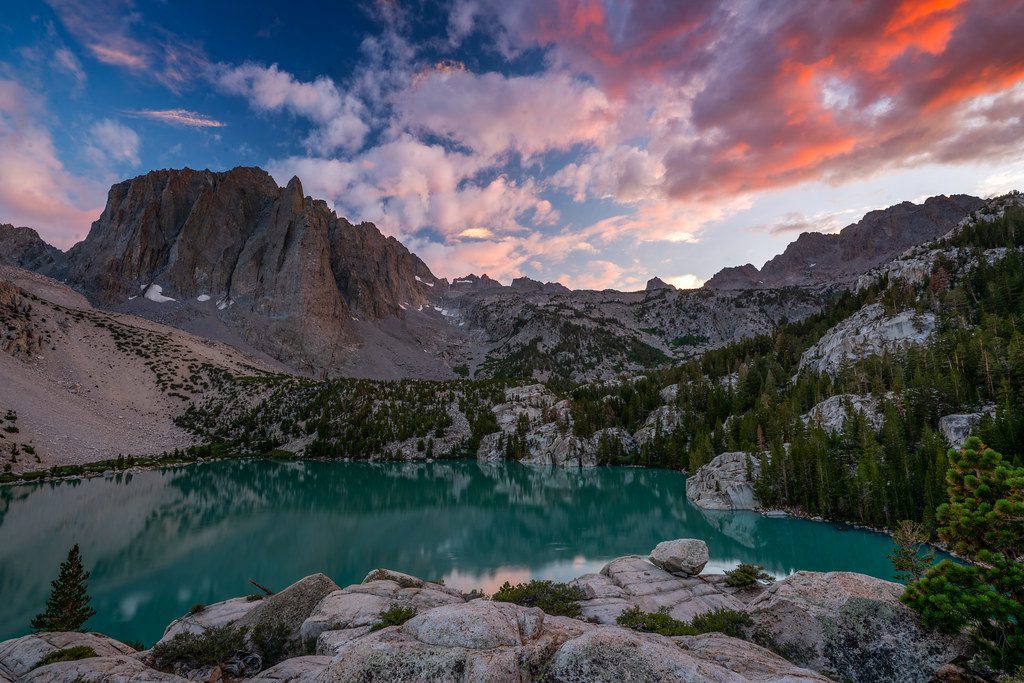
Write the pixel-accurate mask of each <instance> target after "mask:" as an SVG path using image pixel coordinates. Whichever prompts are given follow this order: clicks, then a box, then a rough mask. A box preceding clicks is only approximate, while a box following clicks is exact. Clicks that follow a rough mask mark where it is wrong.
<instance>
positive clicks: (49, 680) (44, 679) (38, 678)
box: [17, 655, 187, 683]
mask: <svg viewBox="0 0 1024 683" xmlns="http://www.w3.org/2000/svg"><path fill="white" fill-rule="evenodd" d="M17 680H19V681H23V682H24V683H86V682H87V681H88V682H96V683H185V682H186V681H187V679H185V678H181V677H180V676H176V675H174V674H168V673H164V672H162V671H157V670H156V669H151V668H149V667H148V666H146V665H145V664H143V663H142V662H141V661H139V660H138V659H135V658H134V657H127V656H125V655H111V656H105V657H91V658H89V659H79V660H78V661H74V662H58V663H56V664H50V665H48V666H41V667H39V668H38V669H35V670H33V671H30V672H28V673H27V674H25V675H24V676H23V677H21V678H19V679H17Z"/></svg>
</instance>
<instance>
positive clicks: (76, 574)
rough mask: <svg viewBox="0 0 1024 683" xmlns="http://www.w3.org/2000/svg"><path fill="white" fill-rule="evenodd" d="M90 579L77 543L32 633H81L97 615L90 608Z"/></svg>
mask: <svg viewBox="0 0 1024 683" xmlns="http://www.w3.org/2000/svg"><path fill="white" fill-rule="evenodd" d="M88 579H89V572H87V571H85V566H84V565H83V564H82V555H81V553H80V552H79V551H78V544H77V543H76V544H75V545H74V546H72V548H71V551H70V552H68V559H66V560H65V561H63V562H61V563H60V570H59V571H58V573H57V578H56V579H54V580H53V583H52V584H50V585H51V588H50V597H49V598H48V599H47V600H46V609H45V610H43V612H42V613H40V614H38V615H36V617H35V618H34V619H32V630H33V631H81V630H82V629H83V627H84V626H85V622H87V621H89V619H90V618H92V617H93V616H94V615H95V614H96V610H94V609H93V608H92V607H91V606H90V605H89V593H88V591H87V587H86V581H88Z"/></svg>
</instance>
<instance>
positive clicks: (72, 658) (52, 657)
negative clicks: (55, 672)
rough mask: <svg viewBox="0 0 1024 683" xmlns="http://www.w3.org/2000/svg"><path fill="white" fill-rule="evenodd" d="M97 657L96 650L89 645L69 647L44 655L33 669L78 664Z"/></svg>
mask: <svg viewBox="0 0 1024 683" xmlns="http://www.w3.org/2000/svg"><path fill="white" fill-rule="evenodd" d="M96 656H97V655H96V650H94V649H92V648H91V647H89V646H88V645H76V646H75V647H67V648H64V649H63V650H54V651H53V652H50V653H48V654H46V655H44V656H43V658H42V659H40V660H39V661H38V662H36V665H35V666H33V667H32V668H33V669H38V668H39V667H41V666H46V665H47V664H56V663H57V662H77V661H78V660H79V659H89V658H90V657H96Z"/></svg>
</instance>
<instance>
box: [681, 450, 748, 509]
mask: <svg viewBox="0 0 1024 683" xmlns="http://www.w3.org/2000/svg"><path fill="white" fill-rule="evenodd" d="M748 470H749V474H748ZM760 473H761V462H760V461H759V460H758V459H757V458H756V457H754V456H752V455H748V454H746V453H722V454H720V455H717V456H715V457H714V458H713V459H712V460H711V462H709V463H708V464H706V465H704V466H703V467H701V468H700V469H699V470H697V471H696V472H694V473H693V474H691V475H690V476H689V477H687V479H686V497H687V498H689V499H690V501H691V502H692V503H693V504H694V505H697V506H699V507H702V508H705V509H708V510H754V509H757V508H759V507H760V506H761V503H760V502H759V501H758V500H757V495H756V494H755V493H754V480H755V479H756V478H757V477H758V476H759V475H760Z"/></svg>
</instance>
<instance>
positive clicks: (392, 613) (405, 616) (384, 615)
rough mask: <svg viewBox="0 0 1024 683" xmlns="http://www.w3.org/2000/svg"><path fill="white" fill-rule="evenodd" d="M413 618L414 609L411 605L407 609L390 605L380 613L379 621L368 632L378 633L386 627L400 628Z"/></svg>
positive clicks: (414, 614)
mask: <svg viewBox="0 0 1024 683" xmlns="http://www.w3.org/2000/svg"><path fill="white" fill-rule="evenodd" d="M414 616H416V608H415V607H412V606H411V605H410V606H408V607H406V606H404V605H398V604H395V605H391V607H388V608H387V609H386V610H384V611H383V612H381V613H380V621H378V622H377V623H376V624H374V625H373V627H372V628H371V629H370V630H371V631H379V630H381V629H382V628H387V627H388V626H401V625H402V624H404V623H405V622H407V621H409V620H410V619H412V618H413V617H414Z"/></svg>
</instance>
